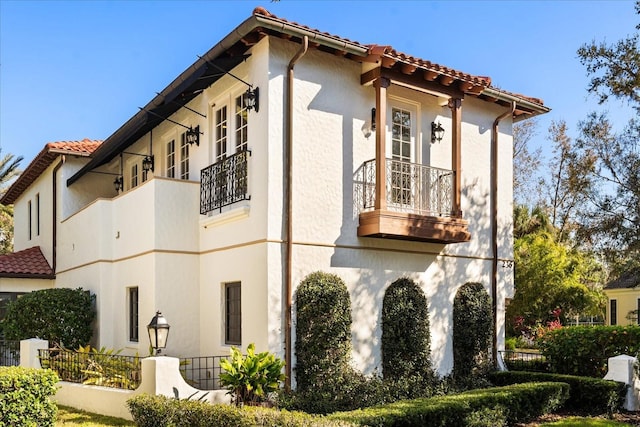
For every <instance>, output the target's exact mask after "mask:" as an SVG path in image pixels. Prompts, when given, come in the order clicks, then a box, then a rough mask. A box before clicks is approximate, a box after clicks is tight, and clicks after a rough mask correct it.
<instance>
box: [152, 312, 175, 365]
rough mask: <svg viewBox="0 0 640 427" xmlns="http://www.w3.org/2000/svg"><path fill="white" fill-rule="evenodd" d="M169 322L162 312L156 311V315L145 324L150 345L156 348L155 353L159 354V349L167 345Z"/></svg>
mask: <svg viewBox="0 0 640 427" xmlns="http://www.w3.org/2000/svg"><path fill="white" fill-rule="evenodd" d="M170 327H171V326H169V323H167V319H165V318H164V316H163V315H162V313H160V312H159V311H157V312H156V315H155V316H153V319H151V323H149V324H148V325H147V331H148V332H149V342H150V343H151V347H153V348H154V349H155V350H156V355H158V354H160V351H161V350H162V349H163V348H165V347H166V346H167V337H168V336H169V328H170Z"/></svg>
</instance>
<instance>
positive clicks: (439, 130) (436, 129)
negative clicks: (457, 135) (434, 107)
mask: <svg viewBox="0 0 640 427" xmlns="http://www.w3.org/2000/svg"><path fill="white" fill-rule="evenodd" d="M443 137H444V128H443V127H442V125H441V124H440V122H438V123H436V122H431V143H432V144H435V143H436V142H440V141H442V138H443Z"/></svg>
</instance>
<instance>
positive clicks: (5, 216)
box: [0, 205, 13, 254]
mask: <svg viewBox="0 0 640 427" xmlns="http://www.w3.org/2000/svg"><path fill="white" fill-rule="evenodd" d="M11 252H13V205H9V206H5V205H0V254H9V253H11Z"/></svg>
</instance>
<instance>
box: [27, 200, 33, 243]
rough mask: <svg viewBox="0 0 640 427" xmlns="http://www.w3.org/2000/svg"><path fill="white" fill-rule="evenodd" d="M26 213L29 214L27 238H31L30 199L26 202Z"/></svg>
mask: <svg viewBox="0 0 640 427" xmlns="http://www.w3.org/2000/svg"><path fill="white" fill-rule="evenodd" d="M27 215H29V240H31V238H32V232H33V230H32V226H33V225H32V224H31V200H29V201H28V202H27Z"/></svg>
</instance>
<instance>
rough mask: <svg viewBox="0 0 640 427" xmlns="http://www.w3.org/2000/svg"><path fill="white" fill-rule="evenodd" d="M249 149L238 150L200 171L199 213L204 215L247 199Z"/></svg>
mask: <svg viewBox="0 0 640 427" xmlns="http://www.w3.org/2000/svg"><path fill="white" fill-rule="evenodd" d="M250 155H251V151H249V150H244V151H239V152H237V153H236V154H234V155H233V156H230V157H225V158H224V159H222V160H220V161H219V162H217V163H214V164H212V165H210V166H207V167H206V168H204V169H202V170H201V171H200V213H201V214H203V215H206V214H207V213H209V212H212V211H214V210H216V209H220V211H222V208H223V207H225V206H229V205H231V204H233V203H236V202H239V201H241V200H249V199H251V196H249V194H248V190H249V188H248V184H249V179H248V178H249V164H248V160H249V156H250Z"/></svg>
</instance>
